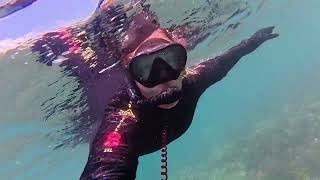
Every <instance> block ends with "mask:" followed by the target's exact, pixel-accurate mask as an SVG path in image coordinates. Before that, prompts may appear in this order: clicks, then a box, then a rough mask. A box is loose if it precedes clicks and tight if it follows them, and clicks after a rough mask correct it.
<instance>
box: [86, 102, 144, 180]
mask: <svg viewBox="0 0 320 180" xmlns="http://www.w3.org/2000/svg"><path fill="white" fill-rule="evenodd" d="M120 99H121V101H123V99H122V98H119V103H123V102H120ZM136 125H137V124H136V118H135V116H134V115H133V113H132V111H130V107H129V108H128V107H127V108H125V109H123V110H122V109H119V108H114V107H112V108H109V109H108V110H107V111H106V117H105V119H104V120H103V121H102V123H101V125H100V128H99V130H98V132H97V134H96V136H95V139H94V141H93V143H92V144H91V147H90V154H89V157H88V162H87V164H86V167H85V169H84V171H83V173H82V175H81V177H80V180H93V179H99V180H100V179H107V180H134V179H135V177H136V170H137V166H138V155H137V153H136V152H135V150H134V147H133V146H134V144H133V142H132V133H133V131H134V129H135V127H136Z"/></svg>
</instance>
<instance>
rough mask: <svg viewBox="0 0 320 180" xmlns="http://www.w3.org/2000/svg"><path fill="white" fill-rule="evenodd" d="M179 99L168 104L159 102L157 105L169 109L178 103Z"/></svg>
mask: <svg viewBox="0 0 320 180" xmlns="http://www.w3.org/2000/svg"><path fill="white" fill-rule="evenodd" d="M178 102H179V100H178V101H176V102H173V103H170V104H161V105H159V106H158V107H159V108H161V109H171V108H174V107H175V106H176V105H177V104H178Z"/></svg>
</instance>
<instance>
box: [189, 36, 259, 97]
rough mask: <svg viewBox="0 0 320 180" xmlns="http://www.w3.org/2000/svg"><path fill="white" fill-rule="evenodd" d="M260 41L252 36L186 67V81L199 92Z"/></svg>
mask: <svg viewBox="0 0 320 180" xmlns="http://www.w3.org/2000/svg"><path fill="white" fill-rule="evenodd" d="M261 43H262V42H260V40H259V39H258V40H257V39H255V38H254V36H253V37H251V38H249V39H247V40H244V41H242V42H241V43H240V44H238V45H236V46H234V47H232V48H231V49H229V50H228V51H227V52H226V53H224V54H222V55H219V56H217V57H215V58H213V59H209V60H207V61H204V62H202V63H200V64H198V65H195V66H192V67H190V68H189V69H187V75H186V77H187V81H188V82H189V83H190V84H191V85H192V86H193V87H194V89H196V91H197V92H199V93H200V94H201V93H203V92H204V91H205V90H206V89H207V88H208V87H209V86H211V85H212V84H214V83H216V82H218V81H220V80H221V79H222V78H224V77H225V76H226V75H227V73H228V72H229V71H230V70H231V69H232V68H233V67H234V65H235V64H236V63H237V62H238V61H239V60H240V59H241V58H242V57H243V56H245V55H247V54H249V53H251V52H252V51H254V50H255V49H256V48H257V47H258V46H259V45H260V44H261Z"/></svg>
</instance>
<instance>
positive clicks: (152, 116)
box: [81, 40, 258, 180]
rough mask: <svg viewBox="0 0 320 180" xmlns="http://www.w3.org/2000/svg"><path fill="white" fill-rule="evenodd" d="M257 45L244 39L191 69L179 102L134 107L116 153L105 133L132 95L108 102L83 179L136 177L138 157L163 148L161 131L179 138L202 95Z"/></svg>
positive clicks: (118, 97)
mask: <svg viewBox="0 0 320 180" xmlns="http://www.w3.org/2000/svg"><path fill="white" fill-rule="evenodd" d="M257 46H258V44H257V43H255V41H253V40H248V41H243V42H242V43H241V44H239V45H238V46H235V47H234V48H232V49H230V50H229V51H228V52H227V53H225V54H223V55H221V56H218V57H216V58H215V59H212V60H208V61H205V62H202V63H200V64H198V65H196V66H194V67H192V68H190V70H191V72H189V73H190V74H188V75H186V77H184V79H183V88H182V96H181V98H180V101H179V103H178V104H177V105H176V106H175V107H174V108H172V109H169V110H166V109H161V108H158V107H156V106H147V107H143V108H139V107H138V108H133V112H134V115H135V116H136V120H137V122H135V121H132V120H130V119H128V120H125V121H124V124H123V125H122V126H121V128H120V130H119V132H120V133H121V136H122V140H121V144H120V145H119V147H117V148H114V149H113V152H106V151H105V150H106V149H105V148H106V147H105V146H104V145H103V144H104V142H105V140H106V136H107V135H108V134H109V133H111V132H113V131H114V129H115V128H116V127H117V126H118V124H119V121H120V120H121V118H115V117H114V116H113V114H115V113H118V111H119V110H126V109H128V103H129V101H130V96H129V94H128V93H127V91H126V90H123V91H122V92H120V93H119V94H118V95H117V96H115V97H114V98H115V100H114V101H113V103H110V104H109V105H108V108H107V109H106V112H105V118H104V120H103V121H102V124H101V126H100V128H99V130H98V133H97V134H96V137H95V139H94V141H93V143H92V145H91V148H90V154H89V158H88V163H87V165H86V167H85V169H84V172H83V174H82V176H81V179H83V180H84V179H107V180H118V179H121V180H122V179H123V180H125V179H126V180H129V179H135V177H136V170H137V166H138V158H139V156H142V155H145V154H148V153H152V152H155V151H157V150H159V149H161V147H162V144H161V142H162V141H161V140H162V139H161V132H162V130H163V128H164V127H165V126H166V127H167V138H168V139H167V142H168V143H170V142H172V141H174V140H175V139H177V138H178V137H180V136H181V135H182V134H183V133H184V132H186V130H187V129H188V128H189V126H190V124H191V122H192V119H193V115H194V112H195V108H196V105H197V102H198V99H199V97H200V96H201V94H202V93H203V92H204V91H205V90H206V88H208V87H209V86H211V85H212V84H214V83H216V82H217V81H219V80H221V79H222V78H223V77H225V76H226V74H227V73H228V71H229V70H230V69H231V68H232V67H233V66H234V65H235V64H236V63H237V62H238V61H239V59H240V58H241V57H242V56H244V55H246V54H248V53H250V52H251V51H253V50H254V49H255V48H256V47H257Z"/></svg>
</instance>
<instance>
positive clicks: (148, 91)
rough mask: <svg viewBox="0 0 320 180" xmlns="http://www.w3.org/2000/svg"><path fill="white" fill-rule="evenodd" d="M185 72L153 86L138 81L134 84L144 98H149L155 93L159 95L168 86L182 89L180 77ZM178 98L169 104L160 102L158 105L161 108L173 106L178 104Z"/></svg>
mask: <svg viewBox="0 0 320 180" xmlns="http://www.w3.org/2000/svg"><path fill="white" fill-rule="evenodd" d="M184 74H185V71H182V72H181V74H180V76H179V77H178V78H177V79H176V80H171V81H168V82H165V83H162V84H158V85H156V86H154V87H151V88H148V87H145V86H143V85H142V84H140V83H139V82H138V81H135V82H136V85H137V86H138V88H139V90H140V92H141V94H142V95H143V97H144V98H146V99H149V98H151V97H154V96H156V95H159V94H160V93H162V92H164V91H167V90H168V89H169V88H177V89H179V90H181V89H182V78H183V76H184ZM178 102H179V100H177V101H175V102H173V103H170V104H161V105H159V106H158V107H160V108H162V109H171V108H173V107H175V106H176V105H177V104H178Z"/></svg>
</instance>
